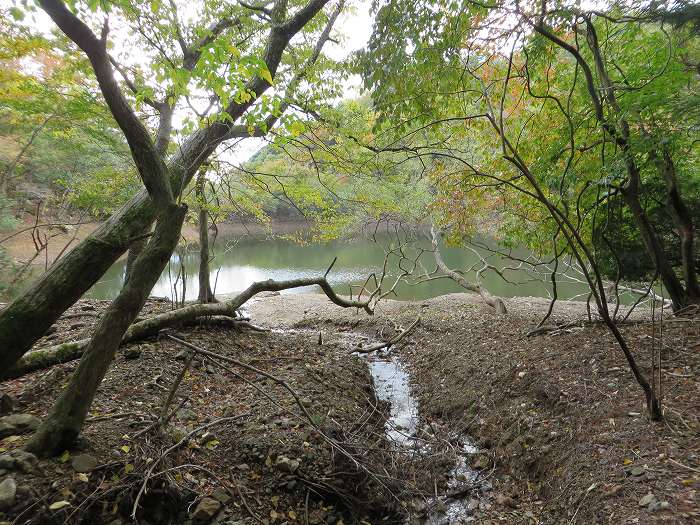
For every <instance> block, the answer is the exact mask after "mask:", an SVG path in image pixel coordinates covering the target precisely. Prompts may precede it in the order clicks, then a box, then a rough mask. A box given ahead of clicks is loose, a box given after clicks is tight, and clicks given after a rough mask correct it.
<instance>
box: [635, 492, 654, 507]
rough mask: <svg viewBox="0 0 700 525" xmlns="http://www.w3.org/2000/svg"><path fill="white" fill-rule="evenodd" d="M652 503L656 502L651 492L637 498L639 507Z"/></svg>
mask: <svg viewBox="0 0 700 525" xmlns="http://www.w3.org/2000/svg"><path fill="white" fill-rule="evenodd" d="M652 503H656V496H654V495H653V494H652V493H649V494H647V495H646V496H644V497H642V499H640V500H639V506H640V507H647V506H649V505H651V504H652Z"/></svg>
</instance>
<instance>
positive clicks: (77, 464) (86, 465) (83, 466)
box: [70, 454, 97, 472]
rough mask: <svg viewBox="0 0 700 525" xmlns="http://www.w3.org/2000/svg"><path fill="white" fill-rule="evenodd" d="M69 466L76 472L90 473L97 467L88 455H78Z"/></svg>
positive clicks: (92, 457)
mask: <svg viewBox="0 0 700 525" xmlns="http://www.w3.org/2000/svg"><path fill="white" fill-rule="evenodd" d="M70 464H71V466H72V467H73V470H75V471H76V472H92V471H93V470H95V467H97V459H96V458H95V457H94V456H91V455H90V454H78V455H77V456H73V459H72V460H71V462H70Z"/></svg>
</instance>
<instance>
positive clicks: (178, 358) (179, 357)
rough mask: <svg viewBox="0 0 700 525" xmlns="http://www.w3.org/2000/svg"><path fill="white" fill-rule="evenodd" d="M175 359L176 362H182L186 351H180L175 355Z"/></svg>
mask: <svg viewBox="0 0 700 525" xmlns="http://www.w3.org/2000/svg"><path fill="white" fill-rule="evenodd" d="M175 359H177V360H178V361H184V360H185V359H187V350H180V351H179V352H178V353H177V354H175Z"/></svg>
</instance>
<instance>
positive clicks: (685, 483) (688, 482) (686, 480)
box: [681, 478, 695, 487]
mask: <svg viewBox="0 0 700 525" xmlns="http://www.w3.org/2000/svg"><path fill="white" fill-rule="evenodd" d="M694 482H695V480H694V479H690V478H688V479H684V480H683V481H681V483H683V485H685V486H686V487H687V486H689V485H692V484H693V483H694Z"/></svg>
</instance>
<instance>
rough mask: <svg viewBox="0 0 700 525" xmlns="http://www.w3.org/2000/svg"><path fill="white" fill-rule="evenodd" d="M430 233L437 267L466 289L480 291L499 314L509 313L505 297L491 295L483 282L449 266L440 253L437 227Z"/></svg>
mask: <svg viewBox="0 0 700 525" xmlns="http://www.w3.org/2000/svg"><path fill="white" fill-rule="evenodd" d="M430 234H431V237H432V241H433V257H435V263H436V264H437V267H438V268H439V269H440V271H441V272H442V273H444V274H445V275H447V276H448V277H449V278H450V279H452V280H453V281H455V282H456V283H457V284H458V285H460V286H461V287H462V288H464V289H465V290H469V291H470V292H475V293H478V294H479V295H480V296H481V298H482V299H483V301H484V302H485V303H486V304H487V305H489V306H490V307H491V308H493V309H494V310H496V313H497V314H505V313H508V309H507V308H506V305H505V303H504V302H503V299H501V298H500V297H496V296H494V295H491V294H490V293H489V291H488V290H487V289H486V288H484V287H483V286H481V284H479V283H472V282H469V281H467V280H466V279H465V278H464V276H462V275H460V274H459V273H457V272H455V271H454V270H453V269H451V268H450V267H449V266H447V264H446V263H445V260H444V259H443V258H442V254H441V253H440V240H439V237H438V234H437V232H436V231H435V228H431V229H430Z"/></svg>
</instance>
